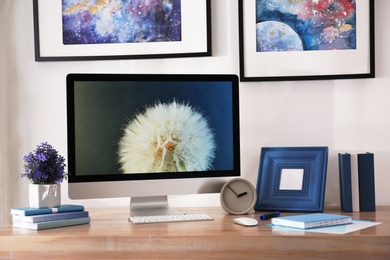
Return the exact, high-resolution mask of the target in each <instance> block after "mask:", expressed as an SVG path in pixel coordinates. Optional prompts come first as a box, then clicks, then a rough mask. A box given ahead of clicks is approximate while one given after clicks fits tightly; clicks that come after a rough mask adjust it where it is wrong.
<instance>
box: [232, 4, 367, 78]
mask: <svg viewBox="0 0 390 260" xmlns="http://www.w3.org/2000/svg"><path fill="white" fill-rule="evenodd" d="M252 1H256V0H252ZM367 1H369V2H368V3H369V10H368V16H369V18H368V19H369V53H367V55H369V65H368V66H369V71H367V72H366V73H357V74H353V73H351V74H348V73H341V74H324V75H278V76H267V75H261V74H259V75H256V76H247V75H246V73H245V72H246V71H245V50H244V41H245V39H244V26H245V20H244V0H238V18H239V60H240V61H239V63H240V64H239V70H240V81H243V82H253V81H297V80H335V79H362V78H375V5H374V0H367ZM245 3H246V4H248V1H245ZM253 6H255V3H253ZM254 11H255V10H254Z"/></svg>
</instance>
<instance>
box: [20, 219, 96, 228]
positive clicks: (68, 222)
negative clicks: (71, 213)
mask: <svg viewBox="0 0 390 260" xmlns="http://www.w3.org/2000/svg"><path fill="white" fill-rule="evenodd" d="M90 222H91V218H90V217H84V218H72V219H62V220H54V221H45V222H39V223H29V222H23V221H13V224H12V227H14V228H25V229H32V230H42V229H49V228H59V227H68V226H75V225H82V224H89V223H90Z"/></svg>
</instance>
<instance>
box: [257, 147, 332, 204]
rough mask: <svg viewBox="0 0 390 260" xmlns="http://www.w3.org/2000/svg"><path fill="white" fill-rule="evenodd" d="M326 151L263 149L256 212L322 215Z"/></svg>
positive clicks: (297, 148) (326, 160)
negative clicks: (275, 211)
mask: <svg viewBox="0 0 390 260" xmlns="http://www.w3.org/2000/svg"><path fill="white" fill-rule="evenodd" d="M327 164H328V147H326V146H319V147H263V148H262V149H261V156H260V166H259V175H258V179H257V187H256V190H257V194H258V195H257V202H256V204H255V206H254V209H255V210H256V211H274V210H277V211H300V212H323V210H324V199H325V183H326V171H327Z"/></svg>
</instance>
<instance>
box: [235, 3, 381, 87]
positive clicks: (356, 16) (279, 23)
mask: <svg viewBox="0 0 390 260" xmlns="http://www.w3.org/2000/svg"><path fill="white" fill-rule="evenodd" d="M238 3H239V42H240V80H241V81H281V80H316V79H348V78H373V77H375V39H374V0H332V1H329V0H294V1H292V0H245V1H244V0H239V1H238Z"/></svg>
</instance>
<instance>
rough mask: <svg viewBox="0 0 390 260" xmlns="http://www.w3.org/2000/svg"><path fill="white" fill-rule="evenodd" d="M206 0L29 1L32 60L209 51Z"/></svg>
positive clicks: (169, 55)
mask: <svg viewBox="0 0 390 260" xmlns="http://www.w3.org/2000/svg"><path fill="white" fill-rule="evenodd" d="M210 2H211V1H210V0H197V1H192V0H159V1H149V0H131V1H129V0H127V1H123V0H110V1H96V0H33V11H34V38H35V60H36V61H76V60H112V59H147V58H177V57H196V56H211V10H210V8H211V4H210ZM194 21H196V22H194Z"/></svg>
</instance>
